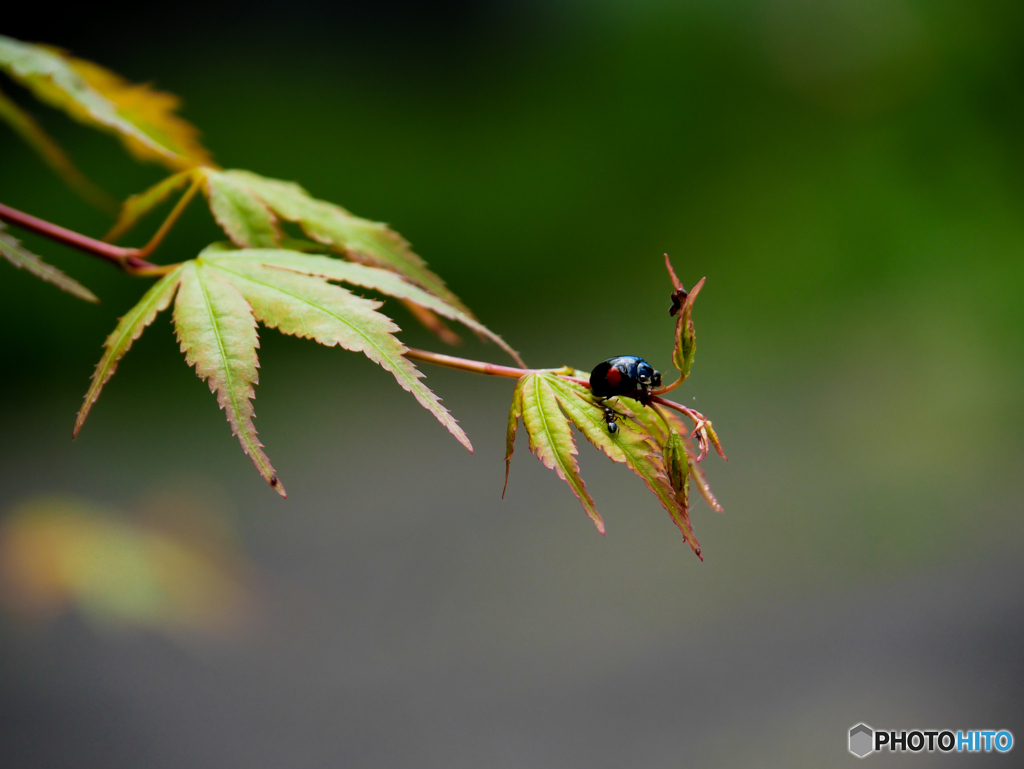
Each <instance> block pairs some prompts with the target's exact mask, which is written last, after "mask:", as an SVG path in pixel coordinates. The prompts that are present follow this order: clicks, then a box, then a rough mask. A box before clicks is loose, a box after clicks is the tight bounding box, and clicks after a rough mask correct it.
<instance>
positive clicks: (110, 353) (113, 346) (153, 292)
mask: <svg viewBox="0 0 1024 769" xmlns="http://www.w3.org/2000/svg"><path fill="white" fill-rule="evenodd" d="M183 270H184V267H179V268H177V269H176V270H174V271H172V272H170V273H168V274H167V275H164V276H163V277H162V278H160V280H158V281H157V282H156V283H154V284H153V285H152V286H151V287H150V289H149V291H147V292H146V293H145V295H144V296H143V297H142V299H141V300H140V301H139V303H138V304H137V305H135V306H134V307H133V308H132V309H131V310H129V311H128V313H127V314H126V315H125V316H124V317H123V318H121V320H120V321H119V322H118V324H117V327H116V328H114V330H113V332H112V333H111V334H110V336H108V337H107V341H106V342H105V344H104V346H103V347H104V349H103V357H101V358H100V362H99V363H98V364H96V371H95V372H93V375H92V384H91V385H90V386H89V390H88V392H87V393H86V394H85V402H84V403H83V404H82V408H80V409H79V410H78V417H77V419H76V420H75V429H74V432H73V433H72V438H74V437H77V436H78V431H79V430H81V429H82V425H83V424H85V418H86V417H87V416H89V411H90V410H91V409H92V406H93V404H94V403H96V399H97V398H99V397H100V391H101V390H102V389H103V385H105V384H106V383H107V382H108V381H109V379H110V377H112V376H113V375H114V371H115V370H116V369H117V364H118V363H119V362H120V360H121V358H123V357H124V355H125V353H127V352H128V350H129V349H130V348H131V346H132V343H133V342H134V341H135V340H136V339H138V338H139V337H140V336H142V332H143V331H145V330H146V326H148V325H149V324H151V323H152V322H153V321H154V320H155V319H156V316H157V314H158V313H160V312H161V311H163V310H166V309H167V308H168V306H170V304H171V300H172V299H173V298H174V292H175V291H177V289H178V284H179V283H180V282H181V273H182V271H183Z"/></svg>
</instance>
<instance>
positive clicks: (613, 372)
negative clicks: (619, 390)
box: [604, 366, 622, 387]
mask: <svg viewBox="0 0 1024 769" xmlns="http://www.w3.org/2000/svg"><path fill="white" fill-rule="evenodd" d="M604 378H605V379H607V380H608V384H610V385H611V386H612V387H618V386H619V382H621V381H622V372H620V371H619V370H618V369H617V368H615V367H614V366H613V367H612V368H610V369H608V373H607V374H605V375H604Z"/></svg>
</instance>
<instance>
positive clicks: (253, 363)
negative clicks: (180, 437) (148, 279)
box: [174, 260, 285, 497]
mask: <svg viewBox="0 0 1024 769" xmlns="http://www.w3.org/2000/svg"><path fill="white" fill-rule="evenodd" d="M174 327H175V330H176V331H177V335H178V341H179V342H180V344H181V351H182V352H183V353H185V360H186V361H188V363H189V365H191V366H194V367H195V369H196V374H198V375H199V377H200V378H201V379H204V380H206V382H207V384H208V385H209V386H210V390H211V392H214V393H216V395H217V402H218V403H220V406H221V408H222V409H224V413H225V415H226V416H227V419H228V423H229V424H230V425H231V432H232V433H234V434H235V435H236V436H238V440H239V443H241V444H242V449H243V450H244V451H245V453H246V454H248V455H249V457H250V458H251V459H252V461H253V464H255V465H256V469H257V470H259V472H260V475H262V476H263V477H264V478H265V479H266V481H267V482H268V483H269V484H270V485H271V486H273V487H274V489H276V490H277V492H278V493H279V494H280V495H281V496H282V497H283V496H285V491H284V486H283V485H282V484H281V482H280V481H278V479H277V473H276V472H275V471H274V468H273V466H272V465H271V464H270V460H269V459H268V458H267V455H266V454H264V453H263V444H262V443H260V441H259V439H258V438H257V437H256V428H255V426H254V425H253V423H252V420H253V417H254V416H255V414H254V412H253V407H252V398H253V397H255V391H254V390H253V387H254V385H256V383H257V382H258V381H259V377H258V375H257V372H256V369H258V368H259V361H258V359H257V357H256V348H257V347H258V346H259V340H258V338H257V335H256V318H255V317H254V316H253V311H252V308H251V307H250V306H249V302H247V301H246V299H245V297H244V296H243V295H242V292H241V291H239V290H238V288H236V287H235V286H234V285H232V284H231V283H230V282H229V281H227V280H224V279H223V278H222V277H221V276H219V275H216V274H213V272H212V271H211V270H209V269H207V268H206V267H205V265H203V264H202V263H201V262H199V261H198V260H197V261H192V262H187V263H186V264H185V265H184V266H183V267H182V269H181V285H180V288H179V291H178V297H177V299H176V300H175V303H174Z"/></svg>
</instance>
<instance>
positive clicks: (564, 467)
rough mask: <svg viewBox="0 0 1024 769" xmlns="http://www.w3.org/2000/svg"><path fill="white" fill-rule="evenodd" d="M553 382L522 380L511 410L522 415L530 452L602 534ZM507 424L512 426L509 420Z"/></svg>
mask: <svg viewBox="0 0 1024 769" xmlns="http://www.w3.org/2000/svg"><path fill="white" fill-rule="evenodd" d="M552 379H553V377H551V376H549V375H547V374H528V375H526V376H524V377H522V379H520V386H518V387H516V397H517V398H518V401H519V403H518V405H517V406H515V407H514V408H515V409H516V411H517V412H518V413H520V414H522V418H523V427H525V428H526V434H527V435H528V436H529V439H530V451H532V452H533V453H534V454H535V455H536V456H537V459H539V460H540V461H541V462H542V463H543V464H544V466H545V467H547V468H548V469H549V470H554V471H555V472H556V473H557V474H558V477H559V478H561V479H562V480H563V481H565V482H566V483H568V484H569V488H571V489H572V493H573V494H575V495H576V497H577V498H578V499H579V500H580V502H581V503H582V504H583V509H584V510H586V511H587V515H589V516H590V519H591V520H592V521H593V522H594V525H595V526H596V527H597V530H598V531H599V532H601V533H602V534H604V521H603V520H602V519H601V515H600V513H598V512H597V506H596V505H595V504H594V499H593V497H591V496H590V494H589V492H588V491H587V486H586V484H585V483H584V482H583V478H581V477H580V466H579V463H578V462H577V461H576V454H577V451H576V442H575V441H574V440H573V437H572V431H571V430H570V429H569V422H568V420H566V418H565V416H564V415H563V414H562V412H561V410H560V409H559V406H558V396H557V395H556V391H555V389H554V387H552ZM509 423H510V424H511V420H510V422H509ZM512 439H514V431H513V435H512ZM509 443H511V440H510V441H509Z"/></svg>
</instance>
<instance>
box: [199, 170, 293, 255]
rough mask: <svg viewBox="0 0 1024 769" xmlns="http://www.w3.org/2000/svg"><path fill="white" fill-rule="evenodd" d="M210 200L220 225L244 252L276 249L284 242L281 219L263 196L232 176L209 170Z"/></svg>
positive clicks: (207, 178)
mask: <svg viewBox="0 0 1024 769" xmlns="http://www.w3.org/2000/svg"><path fill="white" fill-rule="evenodd" d="M205 174H206V188H205V189H206V197H207V199H208V200H209V201H210V211H211V213H213V218H214V219H216V220H217V224H219V225H220V226H221V229H223V230H224V232H225V233H226V234H227V236H228V237H229V238H231V242H232V243H234V244H235V245H236V246H238V247H240V248H245V247H251V248H272V247H273V246H276V245H278V244H279V243H280V242H281V228H280V227H279V226H278V223H277V217H276V216H275V215H274V213H273V212H272V211H271V210H270V206H268V205H267V204H266V203H265V202H264V201H263V199H262V198H260V196H259V195H257V194H256V193H255V192H253V190H252V189H250V187H249V186H248V185H246V184H243V183H242V181H240V180H239V179H237V178H235V176H233V175H231V174H227V173H224V172H221V171H213V170H209V169H208V170H206V171H205Z"/></svg>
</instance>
